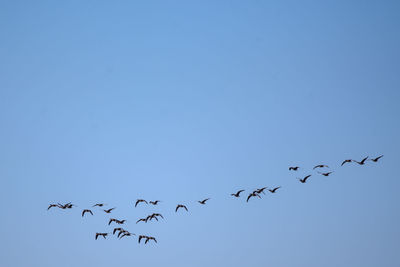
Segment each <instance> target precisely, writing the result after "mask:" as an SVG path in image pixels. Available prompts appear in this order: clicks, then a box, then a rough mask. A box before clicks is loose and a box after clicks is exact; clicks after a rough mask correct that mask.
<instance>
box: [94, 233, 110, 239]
mask: <svg viewBox="0 0 400 267" xmlns="http://www.w3.org/2000/svg"><path fill="white" fill-rule="evenodd" d="M107 235H108V233H96V238H95V239H96V240H97V238H98V237H99V236H102V237H104V239H106V236H107Z"/></svg>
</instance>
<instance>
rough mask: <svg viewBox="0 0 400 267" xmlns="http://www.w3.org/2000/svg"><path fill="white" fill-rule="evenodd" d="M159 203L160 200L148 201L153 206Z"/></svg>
mask: <svg viewBox="0 0 400 267" xmlns="http://www.w3.org/2000/svg"><path fill="white" fill-rule="evenodd" d="M159 202H161V200H156V201H149V203H150V204H152V205H154V206H155V205H157V204H158V203H159Z"/></svg>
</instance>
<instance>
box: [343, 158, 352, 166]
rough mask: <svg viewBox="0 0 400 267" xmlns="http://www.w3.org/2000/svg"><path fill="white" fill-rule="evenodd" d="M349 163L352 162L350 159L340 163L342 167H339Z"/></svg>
mask: <svg viewBox="0 0 400 267" xmlns="http://www.w3.org/2000/svg"><path fill="white" fill-rule="evenodd" d="M350 162H353V160H352V159H345V160H344V161H343V162H342V165H340V166H343V165H344V164H345V163H350Z"/></svg>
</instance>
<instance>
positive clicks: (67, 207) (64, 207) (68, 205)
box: [57, 202, 76, 210]
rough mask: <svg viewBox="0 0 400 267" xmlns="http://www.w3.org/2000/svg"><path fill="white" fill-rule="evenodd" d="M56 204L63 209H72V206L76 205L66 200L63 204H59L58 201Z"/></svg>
mask: <svg viewBox="0 0 400 267" xmlns="http://www.w3.org/2000/svg"><path fill="white" fill-rule="evenodd" d="M57 204H58V207H59V208H60V209H63V210H65V209H72V207H74V206H75V207H76V205H74V204H71V202H68V203H67V204H64V205H61V204H60V203H57Z"/></svg>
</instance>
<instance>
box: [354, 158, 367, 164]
mask: <svg viewBox="0 0 400 267" xmlns="http://www.w3.org/2000/svg"><path fill="white" fill-rule="evenodd" d="M367 159H368V157H365V158H363V159H362V160H361V161H357V160H355V161H354V162H357V163H358V164H359V165H364V163H365V161H366V160H367Z"/></svg>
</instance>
